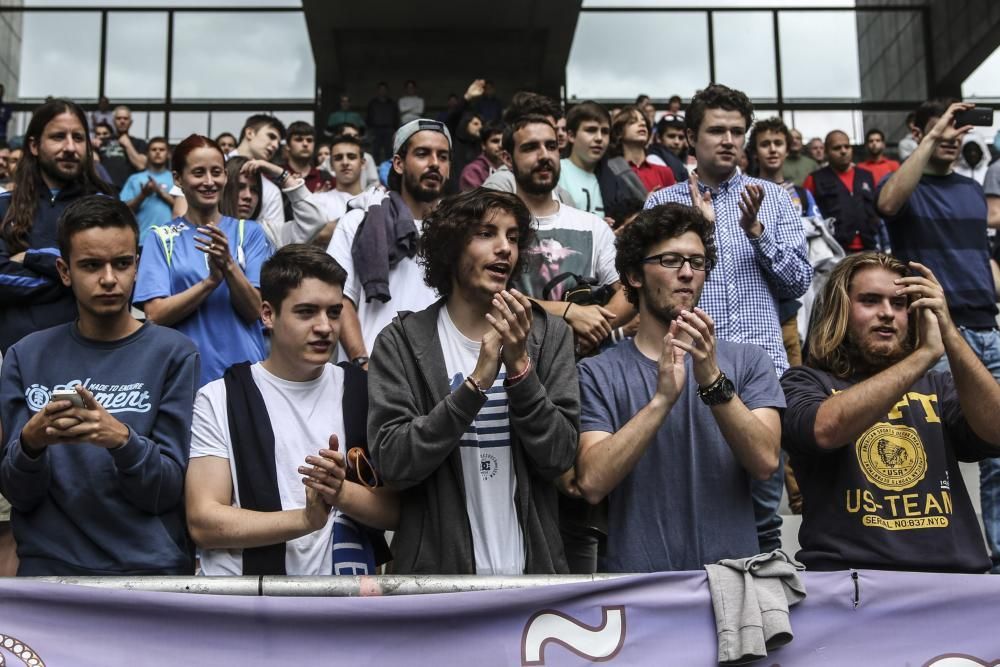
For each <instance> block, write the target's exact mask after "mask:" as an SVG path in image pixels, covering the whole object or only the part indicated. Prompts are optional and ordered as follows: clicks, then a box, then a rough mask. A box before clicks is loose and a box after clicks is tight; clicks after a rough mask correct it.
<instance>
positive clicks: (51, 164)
mask: <svg viewBox="0 0 1000 667" xmlns="http://www.w3.org/2000/svg"><path fill="white" fill-rule="evenodd" d="M38 166H39V167H40V168H41V170H42V171H43V172H45V175H46V176H48V177H49V178H51V179H52V180H53V181H56V182H57V183H63V184H66V183H71V182H73V181H75V180H76V179H77V178H79V177H80V174H81V173H83V162H81V161H77V163H76V169H75V170H74V171H73V173H69V172H66V171H63V170H62V169H60V168H59V166H58V164H56V160H55V159H53V158H50V157H43V156H42V154H41V152H39V154H38Z"/></svg>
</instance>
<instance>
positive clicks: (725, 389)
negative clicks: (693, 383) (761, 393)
mask: <svg viewBox="0 0 1000 667" xmlns="http://www.w3.org/2000/svg"><path fill="white" fill-rule="evenodd" d="M721 380H722V381H721V382H719V383H718V384H717V385H715V386H713V387H712V388H711V389H710V390H709V391H699V392H698V393H699V394H700V395H701V400H702V401H704V402H705V403H706V404H707V405H719V404H720V403H726V402H727V401H730V400H732V398H733V396H735V395H736V387H735V386H733V382H732V380H730V379H729V378H728V377H726V376H725V375H724V374H723V376H722V378H721Z"/></svg>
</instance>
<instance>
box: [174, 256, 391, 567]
mask: <svg viewBox="0 0 1000 667" xmlns="http://www.w3.org/2000/svg"><path fill="white" fill-rule="evenodd" d="M345 278H346V274H345V272H344V269H343V268H341V267H340V265H339V264H337V262H336V261H335V260H334V259H333V258H332V257H330V256H329V255H327V254H326V253H325V252H324V251H323V250H322V249H321V248H318V247H316V246H307V245H301V244H291V245H287V246H285V247H283V248H281V249H280V250H278V252H276V253H275V254H274V256H273V257H271V259H269V260H268V261H267V262H265V263H264V266H263V268H262V269H261V279H260V283H261V285H260V288H261V298H262V299H263V304H262V306H261V318H262V320H263V322H264V326H266V327H267V328H268V329H269V330H270V340H271V350H270V354H269V355H268V357H267V359H265V360H264V361H262V362H259V363H256V364H252V365H251V364H249V363H243V364H237V365H235V366H232V367H230V368H229V369H228V370H227V371H226V374H225V375H224V376H223V377H222V378H221V379H219V380H216V381H214V382H211V383H209V384H207V385H205V386H204V387H202V389H201V390H200V391H199V392H198V396H197V398H196V399H195V403H194V423H193V425H192V429H191V430H192V442H191V462H190V465H189V467H188V475H187V485H186V486H187V489H186V505H187V507H186V509H187V519H188V528H189V530H190V532H191V536H192V537H193V538H194V541H195V543H196V544H197V545H198V546H199V547H200V548H201V554H200V555H201V568H202V573H203V574H206V575H251V574H253V575H264V574H267V575H284V574H289V575H293V574H301V575H325V574H349V575H361V574H372V573H374V570H375V566H376V564H377V563H380V562H384V560H387V558H386V557H385V556H386V551H385V542H384V538H383V537H382V533H381V531H382V530H384V529H392V528H395V527H396V524H397V523H398V517H399V503H398V501H397V499H396V496H395V494H393V493H392V492H388V491H386V490H385V489H382V488H375V487H376V486H377V483H378V479H377V477H375V475H374V472H373V469H372V468H371V466H370V464H369V462H368V455H367V451H366V450H367V447H366V444H365V443H366V434H365V431H366V418H367V412H368V379H367V374H366V373H365V372H364V371H362V370H360V369H358V368H356V367H354V366H352V365H350V364H342V365H339V366H334V365H332V364H330V363H329V361H330V356H331V355H332V354H333V351H334V350H335V349H336V347H337V338H338V336H339V333H340V314H341V309H342V308H343V298H344V297H343V287H344V280H345Z"/></svg>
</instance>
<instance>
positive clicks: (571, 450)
mask: <svg viewBox="0 0 1000 667" xmlns="http://www.w3.org/2000/svg"><path fill="white" fill-rule="evenodd" d="M530 237H531V214H530V212H529V211H528V209H527V207H525V205H524V204H523V203H522V202H521V200H520V199H518V198H517V197H516V196H515V195H513V194H509V193H503V192H494V191H486V190H483V189H478V190H474V191H472V192H468V193H464V194H461V195H457V196H455V197H450V198H446V199H444V200H442V201H441V203H440V204H439V205H438V207H437V208H436V209H435V210H434V211H433V212H432V213H431V214H430V215H429V216H428V217H427V218H426V219H425V220H424V221H423V230H422V233H421V244H420V250H419V258H420V263H421V265H422V267H423V271H424V280H425V282H426V283H427V284H428V285H429V286H430V287H432V288H433V289H435V290H437V292H438V293H439V294H441V295H442V298H441V300H439V301H438V302H437V303H435V304H433V305H431V306H430V307H428V308H426V309H424V310H421V311H419V312H416V313H407V312H404V313H400V314H399V315H398V317H396V318H395V319H394V320H393V321H392V323H391V324H390V325H389V326H388V327H386V328H385V329H383V330H382V333H381V334H380V335H379V337H378V339H377V340H376V342H375V353H374V354H373V355H372V359H371V365H370V377H369V387H370V396H371V399H370V400H371V402H370V410H369V414H368V439H369V443H371V447H372V455H373V457H374V459H375V465H376V468H377V469H378V470H379V472H380V473H381V475H382V477H383V480H384V481H385V484H386V486H388V487H389V488H395V489H398V490H399V491H400V492H401V497H400V506H401V512H402V514H401V517H400V522H399V529H398V530H397V532H396V534H395V537H394V538H393V544H392V546H393V552H394V556H395V571H396V572H397V573H399V574H473V573H475V574H522V573H524V574H552V573H565V572H567V571H568V570H567V567H566V559H565V556H564V554H563V547H562V541H561V539H560V536H559V526H558V507H557V493H558V492H557V490H556V486H555V485H554V483H553V482H554V480H557V479H558V478H560V476H561V475H562V474H563V473H564V472H566V471H567V470H569V469H570V468H572V466H573V461H574V457H575V455H576V447H577V437H578V421H579V394H578V390H577V386H576V368H575V366H574V359H573V343H572V331H571V330H570V329H569V327H568V326H567V325H566V324H565V323H564V322H563V321H562V320H560V319H558V318H554V317H550V316H548V315H546V313H545V311H544V310H542V309H541V308H540V307H539V306H537V305H535V304H533V303H532V302H531V301H529V300H528V299H527V297H525V296H524V295H523V294H521V293H519V292H517V291H516V290H512V289H509V284H510V281H511V279H512V278H513V276H515V275H516V274H517V272H518V271H519V270H520V268H521V258H522V256H523V253H524V250H525V248H527V247H528V245H529V243H530V240H531V239H530Z"/></svg>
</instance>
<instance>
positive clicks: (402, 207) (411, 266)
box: [327, 118, 452, 368]
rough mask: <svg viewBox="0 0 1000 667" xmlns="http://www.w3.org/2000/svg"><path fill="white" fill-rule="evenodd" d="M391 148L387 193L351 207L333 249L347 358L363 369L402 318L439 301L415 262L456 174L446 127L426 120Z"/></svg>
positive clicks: (399, 134)
mask: <svg viewBox="0 0 1000 667" xmlns="http://www.w3.org/2000/svg"><path fill="white" fill-rule="evenodd" d="M392 146H393V157H392V170H391V171H390V172H389V190H388V191H386V190H385V189H384V188H382V187H381V186H375V187H372V188H369V189H368V190H365V191H364V192H363V193H362V194H361V195H359V196H358V197H356V198H354V199H353V200H351V206H352V208H351V209H350V210H348V212H347V213H346V214H345V215H344V216H343V217H342V218H341V219H340V222H339V223H338V224H337V228H336V229H335V230H334V232H333V238H332V239H331V240H330V247H329V248H328V249H327V252H329V253H330V255H332V256H333V258H334V259H335V260H337V263H338V264H340V265H341V266H342V267H344V270H345V271H347V282H346V283H345V284H344V296H345V297H347V298H346V299H344V313H343V318H342V325H341V333H340V345H341V349H342V352H343V355H342V356H343V358H346V359H348V360H350V361H351V362H353V363H354V364H355V365H357V366H361V367H362V368H367V367H368V357H369V353H370V352H371V351H372V348H373V347H374V345H375V338H376V337H377V336H378V334H379V332H380V331H382V329H383V328H384V327H385V326H386V325H387V324H389V322H390V321H392V318H393V317H394V316H395V315H396V312H397V311H401V310H414V311H416V310H421V309H423V308H426V307H427V306H429V305H430V304H432V303H433V302H434V301H435V299H437V295H436V293H435V292H434V290H433V289H431V288H430V287H428V286H427V285H425V284H424V279H423V272H422V271H421V270H420V267H419V266H418V265H417V261H416V257H415V255H416V249H417V243H418V240H419V237H420V226H421V223H422V221H423V219H424V218H425V217H427V214H428V213H430V212H431V211H432V210H433V209H434V207H435V206H437V203H438V201H439V200H440V199H441V195H442V194H444V185H445V183H447V182H448V175H449V174H450V173H451V148H452V146H451V133H450V132H449V131H448V127H447V126H446V125H445V124H444V123H442V122H439V121H436V120H427V119H425V118H420V119H417V120H415V121H412V122H409V123H407V124H406V125H403V126H402V127H400V128H399V129H398V130H397V131H396V134H395V136H394V137H393V141H392Z"/></svg>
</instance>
